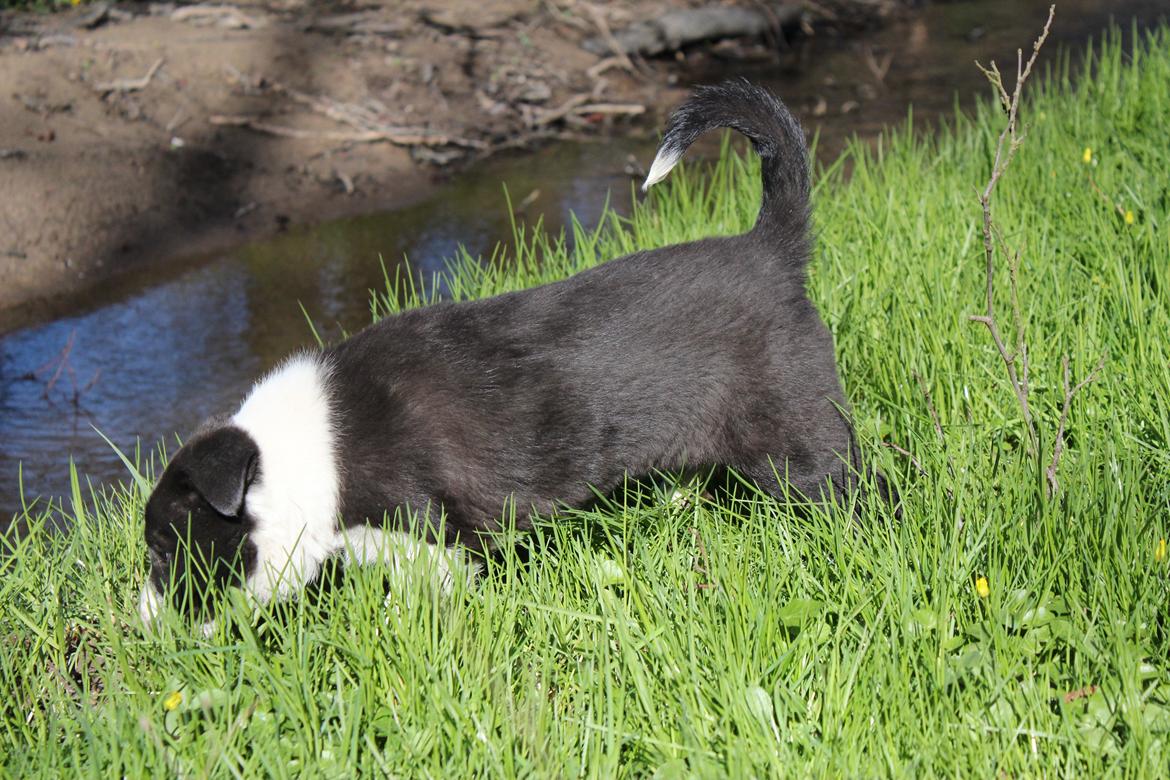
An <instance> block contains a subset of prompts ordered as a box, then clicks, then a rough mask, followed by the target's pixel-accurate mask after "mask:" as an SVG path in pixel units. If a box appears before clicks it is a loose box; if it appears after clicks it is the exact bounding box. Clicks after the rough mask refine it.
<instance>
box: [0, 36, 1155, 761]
mask: <svg viewBox="0 0 1170 780" xmlns="http://www.w3.org/2000/svg"><path fill="white" fill-rule="evenodd" d="M1119 41H1120V37H1119V36H1118V35H1117V34H1116V33H1114V34H1112V35H1111V36H1110V37H1109V40H1108V41H1107V42H1106V43H1105V45H1104V46H1098V47H1097V48H1096V51H1095V52H1094V53H1093V55H1092V56H1093V57H1094V64H1093V70H1092V73H1093V75H1092V77H1091V78H1087V79H1083V80H1081V81H1080V83H1079V86H1077V87H1076V88H1075V89H1074V88H1073V87H1072V86H1071V85H1070V81H1069V76H1068V70H1069V68H1068V66H1067V64H1065V65H1062V66H1061V67H1058V68H1056V69H1055V70H1054V71H1053V72H1052V73H1050V74H1048V77H1047V78H1048V80H1047V81H1046V82H1045V83H1041V81H1040V80H1037V82H1036V83H1035V85H1034V86H1035V89H1034V90H1033V92H1032V98H1033V99H1032V100H1030V101H1028V103H1027V105H1026V106H1025V108H1024V110H1023V119H1024V121H1025V122H1027V123H1028V124H1029V126H1030V131H1029V135H1028V138H1027V141H1026V143H1025V145H1024V147H1023V148H1022V149H1021V151H1020V154H1019V156H1018V157H1017V158H1016V160H1015V162H1014V163H1013V165H1012V168H1011V169H1010V170H1009V171H1008V173H1007V175H1006V177H1005V178H1004V179H1003V181H1002V182H1001V184H1000V188H999V190H998V191H997V194H996V199H995V209H996V219H997V222H998V223H999V225H1000V227H1001V229H1002V231H1003V235H1004V238H1005V240H1006V241H1007V242H1008V244H1010V245H1012V246H1018V247H1021V248H1022V263H1021V267H1020V271H1019V280H1020V292H1019V295H1020V301H1021V309H1022V312H1023V314H1022V318H1023V322H1024V326H1025V328H1026V331H1027V333H1028V339H1029V345H1030V349H1029V354H1030V358H1031V367H1032V368H1031V377H1030V379H1031V383H1032V387H1033V391H1032V404H1033V410H1034V413H1035V415H1036V427H1037V430H1038V431H1039V434H1040V437H1041V444H1040V450H1041V452H1040V454H1039V455H1037V456H1030V455H1028V453H1027V448H1026V446H1025V427H1024V423H1023V421H1022V419H1021V414H1020V410H1019V406H1018V405H1017V404H1016V401H1015V398H1014V396H1013V394H1012V391H1011V389H1010V387H1009V385H1008V383H1007V380H1006V378H1005V371H1004V364H1003V361H1002V360H1001V359H1000V357H999V355H998V353H997V352H996V350H995V348H994V346H993V345H992V343H991V340H990V338H989V337H988V333H987V331H986V329H985V328H983V327H982V326H981V325H978V324H974V323H971V322H970V321H969V320H968V316H969V315H971V314H978V313H980V312H981V311H982V309H983V307H984V298H983V296H984V267H983V254H982V252H983V250H982V240H981V236H980V211H979V206H978V201H977V197H976V188H978V187H981V186H982V185H983V184H984V183H985V182H986V180H987V176H988V173H989V170H990V165H991V163H990V160H991V156H992V152H993V148H994V143H995V139H996V137H997V135H998V132H999V129H1000V124H1001V122H1002V114H1001V113H1000V112H998V110H989V109H981V110H979V111H978V112H977V113H976V116H975V117H974V118H971V119H959V120H956V123H955V126H954V127H952V128H950V129H947V130H944V131H943V132H941V133H938V134H937V135H931V136H923V135H921V134H915V133H914V132H913V131H912V130H911V128H910V127H909V126H907V127H906V128H904V129H899V130H897V131H894V132H892V133H891V135H890V136H888V137H887V138H885V139H884V140H883V141H882V143H881V144H879V145H878V146H877V147H876V148H873V147H868V146H855V147H853V148H852V149H850V150H849V152H848V153H847V154H846V156H845V157H844V158H843V159H842V160H841V161H840V162H838V163H837V164H835V165H833V166H830V168H829V169H828V170H826V171H822V172H821V174H820V175H819V177H818V185H817V191H816V222H817V227H818V233H819V248H818V253H817V259H816V261H815V264H814V269H813V277H812V281H811V289H812V291H813V294H814V297H815V299H816V301H817V302H818V304H819V306H820V308H821V310H822V311H823V312H824V315H825V317H826V319H827V320H828V322H829V323H830V325H831V328H832V330H833V331H834V333H835V334H836V339H837V351H838V354H839V357H840V366H841V371H842V375H843V377H844V381H845V384H846V387H847V391H848V394H849V396H850V399H851V401H852V403H853V405H854V412H855V415H856V418H857V424H858V428H859V431H860V434H861V437H862V440H863V444H864V447H865V449H866V451H867V453H869V454H870V456H871V457H872V458H873V459H874V460H875V461H877V462H878V463H880V464H881V466H882V468H883V469H884V470H885V471H886V473H887V474H889V475H890V476H891V477H892V478H893V479H894V481H895V482H896V483H897V485H898V487H899V489H900V491H901V493H902V495H903V497H904V500H905V506H904V511H903V514H902V517H901V519H900V520H899V519H894V518H893V517H892V516H891V514H890V513H889V512H888V511H887V510H885V509H884V508H882V507H870V508H869V509H868V511H867V512H866V513H864V515H863V519H861V520H854V519H853V517H852V515H851V514H850V513H849V512H847V511H840V510H824V511H816V512H814V513H813V514H812V516H811V517H801V516H798V515H796V514H793V513H792V511H791V510H790V509H789V508H785V507H780V506H777V505H776V504H774V503H772V502H769V501H767V500H762V499H760V500H754V501H753V500H746V501H742V502H736V503H728V504H727V505H714V504H712V503H710V502H708V501H705V500H697V501H695V502H693V503H690V504H668V503H666V502H664V501H655V500H648V501H643V502H641V503H637V502H633V501H630V502H628V503H626V504H624V505H616V506H613V507H610V508H607V509H605V510H601V511H596V512H588V513H575V514H567V515H566V516H564V517H561V518H557V519H555V520H553V521H549V522H547V523H544V524H542V525H541V526H540V527H539V528H538V531H537V533H536V534H535V535H534V536H533V537H529V538H528V539H527V541H526V544H528V545H529V546H530V547H534V548H539V551H540V552H539V555H538V556H536V557H534V559H533V562H531V563H529V564H527V565H522V564H521V563H519V562H518V561H516V560H513V559H511V558H509V559H507V560H505V561H504V562H503V563H501V564H500V565H499V566H494V567H493V568H492V569H491V570H490V571H489V572H488V573H487V575H486V576H485V577H483V578H482V580H481V581H479V582H477V583H475V584H473V585H472V586H470V587H462V586H458V587H456V588H455V590H454V592H452V593H451V594H450V595H448V596H441V595H439V594H437V593H436V592H435V591H434V590H432V588H431V586H430V585H429V584H428V577H427V576H426V575H427V572H425V571H422V569H425V568H426V567H427V566H428V565H430V564H427V563H423V562H419V563H418V564H417V567H418V568H419V569H420V571H418V572H412V574H417V576H412V577H410V578H408V579H407V581H406V583H405V584H401V585H399V587H398V589H397V590H396V591H395V593H394V594H393V596H392V599H393V601H394V604H393V606H392V607H387V606H386V605H384V603H383V595H384V589H385V584H386V579H387V578H386V575H385V572H383V571H380V570H377V569H367V570H364V571H358V572H350V573H349V574H348V575H347V576H346V577H345V578H344V579H343V580H342V582H341V583H340V585H339V587H337V588H334V589H332V590H328V591H323V592H320V593H318V594H316V595H314V596H313V597H312V598H308V599H304V600H301V601H297V602H293V603H289V604H285V605H280V606H275V607H272V608H270V609H268V610H267V611H266V613H265V614H263V615H260V616H259V617H258V618H256V619H253V616H252V614H251V613H250V612H249V611H248V610H247V609H246V608H244V607H243V606H242V605H240V604H239V603H238V601H237V602H233V604H232V605H231V606H230V609H229V611H228V617H227V618H226V619H225V620H224V621H223V622H222V623H221V624H220V625H219V626H218V628H217V629H216V630H215V632H214V633H213V634H212V635H211V636H210V637H208V638H204V637H203V636H202V635H201V634H200V633H199V632H198V631H197V630H195V629H193V628H192V627H190V626H187V625H184V624H182V623H181V622H180V621H178V620H174V619H169V620H167V621H165V622H164V623H163V624H162V625H161V626H160V627H159V629H158V630H157V632H155V633H153V634H150V635H145V634H144V633H143V632H142V631H141V630H140V629H139V628H137V627H136V622H135V621H136V619H135V617H134V614H135V612H134V605H135V598H136V595H137V593H138V589H139V587H140V586H141V583H142V580H143V577H144V570H145V560H144V558H145V555H144V548H143V545H142V542H141V538H140V533H141V530H140V519H139V518H140V517H141V512H142V504H143V500H144V492H143V491H144V489H145V482H142V483H136V482H134V481H130V483H129V484H128V485H127V486H124V487H103V488H99V489H98V490H96V491H91V490H89V489H86V488H84V487H83V486H81V485H79V486H78V487H77V489H76V490H75V495H74V500H73V506H72V507H71V508H68V509H66V510H64V511H63V512H60V513H44V512H41V511H39V510H37V509H36V508H35V507H34V508H32V509H30V510H29V512H28V513H27V514H28V517H27V518H25V519H26V520H27V522H28V523H30V524H31V525H32V526H33V530H32V532H31V533H29V534H28V535H27V536H25V537H24V538H23V539H22V540H20V541H19V542H11V543H10V544H11V545H12V546H14V547H15V551H14V552H13V553H12V554H10V555H9V556H8V557H7V558H6V559H4V562H3V564H2V565H3V568H4V572H3V577H0V605H2V606H0V638H2V644H0V686H2V687H0V739H2V745H3V746H2V747H0V753H2V760H3V769H2V770H0V772H6V773H8V774H10V775H11V776H14V777H31V776H38V775H40V776H50V777H59V776H63V775H79V774H84V775H92V776H103V777H105V776H128V777H140V776H148V775H177V776H183V777H204V776H217V777H229V776H235V777H259V776H267V775H271V776H290V777H293V776H305V777H353V776H358V775H370V774H375V773H380V772H381V773H386V774H391V775H397V776H411V777H428V776H435V777H438V776H444V777H460V778H462V777H480V776H538V777H562V776H578V775H590V776H600V777H613V776H634V777H649V776H653V777H662V778H672V777H691V776H700V777H707V776H734V777H743V776H850V777H858V776H864V777H869V776H875V775H895V776H939V775H945V776H952V777H953V776H968V777H1005V778H1006V777H1038V776H1046V777H1047V776H1065V777H1104V776H1118V777H1144V776H1148V777H1156V776H1165V774H1166V771H1167V767H1168V766H1170V561H1168V560H1167V556H1166V549H1165V542H1164V541H1163V542H1161V546H1159V540H1163V539H1165V538H1166V537H1167V536H1170V411H1168V410H1170V229H1168V228H1170V189H1168V186H1170V184H1168V182H1170V180H1168V178H1167V173H1166V172H1167V171H1168V170H1170V144H1168V143H1167V128H1168V127H1170V90H1167V85H1170V32H1168V31H1167V30H1166V29H1161V30H1158V31H1157V32H1155V33H1153V34H1152V35H1151V37H1149V38H1148V39H1144V40H1143V41H1142V42H1141V43H1140V44H1139V45H1138V46H1137V49H1136V51H1135V52H1133V53H1132V54H1125V53H1123V52H1122V49H1121V46H1120V43H1119ZM758 197H759V194H758V183H757V180H756V172H755V167H754V162H752V161H750V160H749V161H744V160H743V159H742V158H740V157H739V156H737V155H735V154H734V153H731V152H729V153H728V154H726V155H725V156H724V158H723V160H722V161H721V162H720V163H719V165H718V166H716V167H715V168H714V169H713V170H711V169H708V168H702V167H692V168H690V169H689V170H682V171H679V172H677V174H676V175H672V177H671V179H670V180H669V181H668V182H667V183H666V185H665V186H663V187H662V188H661V189H660V190H659V191H657V192H656V193H654V194H653V195H652V196H651V197H650V198H649V200H648V201H647V203H646V204H645V205H643V206H640V207H638V208H637V209H636V210H635V212H634V214H633V215H632V217H631V218H630V219H629V220H628V221H622V220H618V219H616V218H614V219H611V220H609V221H607V222H606V223H605V224H604V225H603V226H602V227H601V228H599V229H598V230H597V231H594V232H586V231H582V230H578V231H577V235H576V240H575V242H574V247H575V248H574V250H573V252H572V253H570V252H568V251H566V250H565V245H564V244H563V243H561V242H558V241H556V240H553V239H550V238H549V237H547V236H544V235H543V234H541V233H540V231H539V230H537V231H535V232H534V231H532V230H518V238H517V242H516V246H514V247H509V249H508V252H507V255H508V258H507V261H506V262H500V263H497V264H496V265H495V266H492V267H489V268H488V269H486V270H477V269H478V268H479V266H478V265H476V264H474V263H472V262H469V260H468V259H467V258H464V259H462V260H457V261H456V262H455V264H454V266H453V267H454V269H455V270H454V271H453V275H452V278H451V279H449V280H448V286H449V288H450V290H451V292H452V294H454V295H455V296H457V297H472V296H479V295H486V294H490V293H494V292H497V291H501V290H505V289H512V288H515V287H519V286H525V285H531V284H535V283H537V282H540V281H543V280H545V279H551V278H556V277H559V276H563V275H565V274H567V273H570V272H571V271H572V270H573V269H575V268H579V267H582V266H585V265H590V264H593V263H596V262H599V261H600V260H604V259H605V258H608V257H612V256H615V255H617V254H619V253H621V252H625V251H628V250H630V249H633V248H635V247H652V246H659V245H662V244H665V243H668V242H674V241H680V240H683V239H689V238H695V237H699V236H703V235H708V234H711V233H731V232H734V231H740V230H743V229H746V228H747V227H748V226H749V225H750V223H751V222H752V219H753V218H754V214H755V209H756V206H757V203H758ZM538 256H543V257H544V260H545V261H544V263H543V265H541V266H539V267H537V266H536V265H534V262H533V261H534V259H535V258H536V257H538ZM999 278H1000V285H999V289H1000V292H1001V293H1002V295H1001V298H1000V299H1001V302H1003V303H1004V307H1003V310H1002V312H1001V313H1000V317H1001V319H1002V320H1003V321H1004V322H1007V323H1009V324H1010V321H1011V312H1010V309H1009V308H1008V307H1007V305H1006V300H1007V299H1006V294H1007V289H1008V288H1007V284H1006V273H1001V274H1000V277H999ZM388 287H389V288H390V289H389V290H388V291H387V293H385V294H381V295H377V296H374V298H373V301H372V304H373V309H374V310H375V314H376V315H381V314H384V313H386V312H387V311H392V310H395V309H396V308H398V307H399V306H401V305H403V303H402V301H403V300H406V301H407V305H411V304H412V303H417V300H416V299H417V296H412V295H411V294H410V292H409V290H408V289H405V287H406V286H405V285H402V284H394V283H393V282H391V283H390V284H389V285H388ZM289 305H290V306H295V305H296V304H295V302H291V301H290V304H289ZM1102 353H1107V359H1106V362H1105V366H1104V369H1103V371H1102V373H1101V375H1100V377H1099V379H1097V381H1095V382H1094V383H1092V384H1090V385H1089V386H1087V387H1086V388H1085V389H1084V390H1083V391H1082V392H1081V394H1079V395H1078V396H1077V398H1076V399H1075V401H1074V403H1073V405H1072V408H1071V412H1070V415H1069V419H1068V425H1067V436H1066V439H1067V447H1066V451H1065V454H1064V456H1063V459H1062V461H1061V463H1060V470H1059V480H1060V484H1061V492H1060V493H1059V494H1057V496H1056V497H1055V498H1052V499H1049V498H1048V497H1047V496H1046V487H1045V477H1044V469H1045V467H1046V466H1047V464H1048V460H1049V458H1050V453H1051V450H1052V446H1053V437H1054V435H1055V431H1056V429H1057V424H1058V420H1059V416H1060V411H1061V410H1060V406H1061V401H1062V398H1063V393H1062V390H1061V358H1062V356H1063V355H1065V354H1067V355H1069V356H1071V366H1072V374H1073V376H1074V378H1081V377H1084V376H1085V375H1086V374H1087V373H1088V372H1089V370H1090V369H1091V368H1092V366H1093V365H1094V364H1095V363H1096V361H1097V359H1098V357H1099V356H1100V355H1101V354H1102ZM916 377H920V378H921V383H920V382H919V380H918V379H916ZM924 388H925V390H924ZM936 418H937V423H938V425H937V426H936V424H935V419H936ZM885 445H896V446H897V447H898V448H900V449H901V450H905V451H906V452H907V453H910V455H912V457H913V459H914V460H913V461H911V459H910V458H908V457H906V456H905V455H904V454H902V453H900V452H899V451H898V450H895V449H894V448H892V447H890V446H885ZM144 470H145V471H149V469H144ZM146 479H149V473H148V474H147V475H146ZM59 514H64V515H67V518H66V521H67V522H68V523H71V524H72V525H73V526H74V530H73V532H72V533H70V534H68V535H57V534H53V533H50V532H49V531H48V530H47V528H48V526H49V525H51V524H52V523H53V521H54V518H55V517H57V515H59Z"/></svg>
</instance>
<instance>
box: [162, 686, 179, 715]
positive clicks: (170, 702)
mask: <svg viewBox="0 0 1170 780" xmlns="http://www.w3.org/2000/svg"><path fill="white" fill-rule="evenodd" d="M182 703H183V692H182V691H171V692H170V693H168V694H167V695H166V698H164V699H163V709H164V710H166V711H167V712H170V711H171V710H177V709H178V708H179V705H180V704H182Z"/></svg>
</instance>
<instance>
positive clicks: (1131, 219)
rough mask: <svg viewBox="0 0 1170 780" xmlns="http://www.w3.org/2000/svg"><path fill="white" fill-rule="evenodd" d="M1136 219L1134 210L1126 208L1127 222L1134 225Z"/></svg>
mask: <svg viewBox="0 0 1170 780" xmlns="http://www.w3.org/2000/svg"><path fill="white" fill-rule="evenodd" d="M1133 221H1134V216H1133V212H1132V211H1130V210H1129V209H1126V210H1125V224H1127V225H1132V224H1133Z"/></svg>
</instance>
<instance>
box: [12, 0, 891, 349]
mask: <svg viewBox="0 0 1170 780" xmlns="http://www.w3.org/2000/svg"><path fill="white" fill-rule="evenodd" d="M900 2H901V0H889V2H885V1H884V0H883V2H878V3H875V2H872V0H866V2H857V0H839V1H838V2H820V3H817V4H812V3H809V4H807V7H806V6H805V5H804V4H802V3H791V2H789V3H783V2H779V3H758V2H744V3H741V4H739V5H736V4H726V3H724V4H720V5H717V6H714V8H715V9H716V10H717V11H720V13H718V14H716V17H717V18H715V19H714V21H713V26H709V28H708V29H707V33H706V35H705V34H704V28H703V27H702V23H704V22H703V20H702V19H701V18H698V19H697V17H686V18H682V17H679V16H677V15H676V16H674V17H672V16H670V14H671V13H672V12H674V13H676V14H677V12H679V11H680V10H681V11H686V10H691V9H703V8H706V9H708V11H709V10H710V8H711V7H712V6H710V3H707V4H704V3H703V2H679V1H678V0H674V1H673V2H662V1H659V2H653V1H650V0H638V1H636V2H630V3H621V4H600V3H599V4H593V5H591V4H587V3H584V2H576V1H575V0H556V1H549V2H540V3H537V2H522V1H520V0H478V1H477V2H464V1H460V2H419V1H412V2H393V3H392V2H383V3H373V4H371V3H363V4H361V5H360V6H359V5H357V4H353V5H349V4H343V3H309V2H300V1H290V0H284V1H283V2H266V3H254V2H238V3H235V4H232V5H214V6H212V5H195V6H192V5H190V4H182V5H179V4H166V3H151V4H145V3H117V4H109V3H98V4H92V5H88V6H82V7H81V8H79V9H76V10H74V11H70V12H67V13H61V14H55V15H51V16H43V15H35V14H27V13H25V14H16V13H7V14H5V15H3V16H0V105H2V106H3V110H0V225H2V226H3V227H2V229H0V332H2V331H4V330H6V329H11V328H12V327H14V326H16V325H17V324H19V323H22V322H28V321H30V320H33V319H42V318H44V317H46V316H51V315H53V314H54V313H56V311H57V310H61V309H62V307H64V306H68V305H69V301H68V294H69V293H75V292H76V291H78V290H81V289H84V288H85V287H87V286H88V285H91V284H93V283H94V282H95V281H97V280H101V279H104V278H108V277H110V276H112V275H115V274H118V273H120V272H123V271H126V270H130V269H133V268H135V267H138V266H141V265H142V264H143V263H148V262H149V263H160V262H167V261H171V260H173V259H174V258H176V257H178V256H189V255H193V254H198V253H203V252H207V251H209V250H213V249H216V248H220V247H224V246H228V245H233V244H236V243H239V242H240V241H243V240H247V239H251V238H256V237H260V236H263V235H266V234H270V233H274V232H277V231H280V230H282V229H285V228H286V227H287V226H289V225H293V224H303V223H309V222H315V221H319V220H322V219H328V218H332V217H338V216H342V215H348V214H355V213H362V212H370V211H375V210H386V209H390V208H396V207H400V206H403V205H407V204H409V203H411V202H415V201H418V200H420V199H422V198H425V197H426V196H427V195H428V194H431V193H433V191H434V187H435V185H436V184H437V183H439V182H441V181H442V180H443V179H444V178H445V177H446V176H448V175H450V172H451V171H454V170H458V169H459V168H460V167H462V166H466V165H468V164H469V163H471V162H473V161H474V160H476V159H479V158H482V157H484V156H486V155H489V154H492V153H494V152H495V151H497V150H499V149H503V148H514V147H517V146H525V145H528V144H532V143H536V142H539V141H540V140H541V139H543V138H549V137H564V136H574V137H586V138H598V137H605V136H606V135H607V134H612V133H630V132H653V131H654V128H656V127H657V126H658V124H659V122H660V119H661V115H662V113H663V112H664V111H665V110H666V109H667V108H669V107H670V106H671V105H672V104H674V103H676V102H677V101H678V100H679V99H680V97H681V96H682V94H683V90H682V89H681V87H680V85H682V84H685V83H687V82H686V81H685V80H684V78H683V77H680V73H685V72H686V68H687V67H688V66H695V65H698V66H702V65H703V64H704V63H706V62H708V61H710V60H711V59H717V60H718V59H725V60H744V59H771V60H777V59H780V58H782V57H784V56H786V53H785V52H786V43H785V41H786V40H787V39H788V38H790V37H792V36H799V35H801V34H804V35H807V34H810V33H812V32H813V31H814V29H815V26H816V25H824V24H827V23H831V24H833V25H836V26H838V27H840V26H843V25H844V24H845V22H846V21H851V22H858V21H862V22H871V21H873V20H875V19H876V18H878V17H879V16H881V15H883V14H888V13H890V12H892V11H894V10H895V9H896V8H897V7H898V6H899V3H900ZM859 9H861V10H859ZM862 11H864V13H862ZM724 12H735V13H738V14H739V17H736V16H735V13H733V14H732V16H731V17H728V16H727V15H726V13H724ZM761 13H766V16H765V17H761V16H760V14H761ZM745 14H746V15H748V16H750V15H752V14H754V15H756V20H755V21H754V22H752V20H751V19H748V20H747V21H748V27H747V28H744V27H743V26H742V25H743V23H744V18H743V17H744V15H745ZM680 18H682V21H683V22H685V24H683V25H682V27H681V28H680V26H679V25H678V24H674V25H673V26H672V25H670V24H660V23H659V22H662V21H666V22H669V21H670V20H671V19H673V20H675V21H676V22H677V21H678V20H679V19H680ZM761 18H763V21H762V22H761V21H760V19H761ZM728 19H730V21H728ZM737 19H738V21H737ZM696 20H697V21H698V22H699V23H700V24H699V32H698V35H697V37H695V32H694V27H695V22H696ZM647 22H650V24H649V25H648V24H647ZM706 23H708V24H709V25H710V24H712V20H707V21H706ZM729 24H730V25H731V26H730V28H729V27H728V25H729ZM736 24H739V25H740V26H739V27H737V26H736ZM752 24H754V25H755V28H752V26H751V25H752ZM688 25H689V27H688ZM680 29H681V32H680ZM648 31H649V32H650V33H651V34H650V37H649V39H647V37H646V36H647V32H648ZM737 31H739V32H744V31H746V32H747V33H748V34H747V35H746V36H736V35H735V33H736V32H737ZM687 35H691V36H692V38H687ZM728 35H730V36H731V37H730V38H729V37H726V36H728ZM639 36H641V37H639ZM647 40H649V45H645V42H646V41H647ZM639 41H641V42H642V43H639ZM688 41H690V42H688ZM639 47H641V48H639ZM651 55H653V56H651Z"/></svg>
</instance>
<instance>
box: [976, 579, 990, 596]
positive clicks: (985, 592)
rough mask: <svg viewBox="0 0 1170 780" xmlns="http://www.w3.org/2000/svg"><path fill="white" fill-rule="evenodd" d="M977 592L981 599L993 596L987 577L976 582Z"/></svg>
mask: <svg viewBox="0 0 1170 780" xmlns="http://www.w3.org/2000/svg"><path fill="white" fill-rule="evenodd" d="M975 592H976V593H977V594H979V598H981V599H985V598H987V597H988V596H990V595H991V586H989V585H988V584H987V578H986V577H980V578H979V579H977V580H975Z"/></svg>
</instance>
